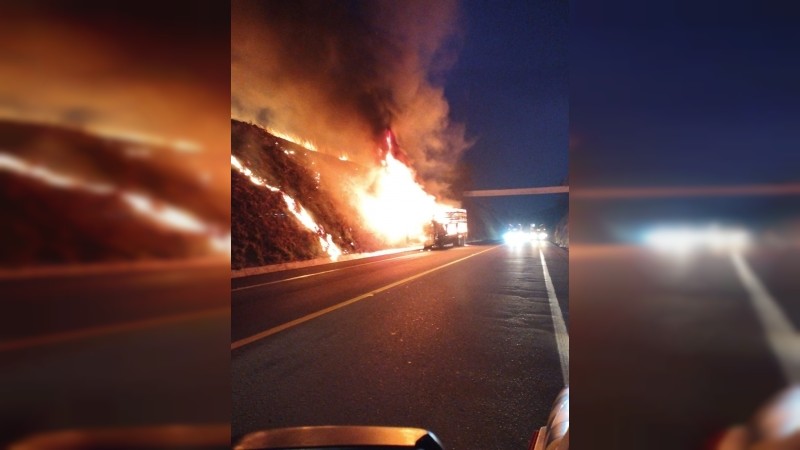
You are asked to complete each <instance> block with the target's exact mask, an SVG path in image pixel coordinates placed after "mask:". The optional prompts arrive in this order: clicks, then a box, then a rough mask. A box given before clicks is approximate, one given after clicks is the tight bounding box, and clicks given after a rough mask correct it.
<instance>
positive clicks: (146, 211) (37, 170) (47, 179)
mask: <svg viewBox="0 0 800 450" xmlns="http://www.w3.org/2000/svg"><path fill="white" fill-rule="evenodd" d="M3 170H5V171H8V172H13V173H16V174H18V175H21V176H25V177H28V178H30V179H34V180H37V181H39V182H41V183H44V184H46V185H48V186H52V187H54V188H57V189H70V190H80V191H84V192H88V193H91V194H94V195H112V194H114V193H118V194H119V195H120V197H121V198H122V200H124V201H125V204H126V205H127V206H128V207H129V208H131V209H132V210H133V211H136V212H137V213H139V214H141V215H143V216H145V217H147V218H148V219H150V220H152V221H153V222H155V223H158V224H160V225H162V226H166V227H168V228H171V229H174V230H178V231H183V232H186V233H193V234H200V235H206V236H208V243H209V246H210V247H211V248H212V249H213V250H215V251H217V252H220V253H227V254H230V239H231V236H230V233H228V234H227V235H224V236H223V235H220V232H219V230H217V229H216V228H215V227H214V226H213V225H212V224H209V223H207V222H205V221H203V220H201V219H200V218H198V217H195V216H194V215H193V214H191V213H190V212H189V211H187V210H184V209H181V208H179V207H177V206H175V205H171V204H168V203H165V202H163V201H156V200H154V199H153V198H151V197H149V196H147V195H145V194H142V193H138V192H133V191H125V190H122V189H120V188H118V187H117V186H114V185H110V184H105V183H98V182H92V181H87V180H83V179H80V178H76V177H74V176H70V175H66V174H63V173H59V172H56V171H55V170H52V169H50V168H47V167H44V166H40V165H35V164H31V163H30V162H28V161H25V160H23V159H21V158H19V157H17V156H15V155H11V154H8V153H0V171H3Z"/></svg>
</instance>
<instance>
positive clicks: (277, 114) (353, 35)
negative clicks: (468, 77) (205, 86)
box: [231, 0, 467, 195]
mask: <svg viewBox="0 0 800 450" xmlns="http://www.w3.org/2000/svg"><path fill="white" fill-rule="evenodd" d="M458 21H459V14H458V7H457V4H456V3H455V2H454V1H437V2H428V1H403V2H397V1H251V0H247V1H235V2H233V7H232V29H231V34H232V44H231V45H232V55H231V58H232V61H231V77H232V78H231V83H232V85H231V93H232V103H231V105H232V116H233V117H234V118H238V119H241V120H247V121H251V122H254V123H257V124H260V125H262V126H265V127H268V128H272V129H275V130H278V131H281V132H286V133H290V134H294V135H297V136H300V137H302V138H304V139H309V140H311V141H313V142H315V143H316V144H317V146H318V147H320V149H321V150H322V151H326V150H327V151H330V152H331V153H334V152H335V153H336V154H339V153H342V152H344V153H347V154H348V155H349V156H350V158H351V159H352V160H355V161H358V162H361V163H365V164H367V163H371V162H373V161H374V160H375V153H376V151H377V150H378V147H379V146H380V145H381V141H382V140H383V139H384V136H385V132H386V130H387V129H391V130H392V131H393V132H394V133H395V135H396V137H397V142H398V143H399V144H400V146H401V147H402V149H403V151H404V152H405V153H406V154H407V156H408V160H409V161H410V162H411V164H412V165H413V168H414V169H415V170H416V171H417V173H418V174H419V176H420V177H421V180H422V181H423V182H424V184H425V185H426V187H427V188H428V189H429V190H431V191H432V192H434V193H436V194H440V195H445V192H446V188H447V186H448V184H449V182H450V181H451V180H452V177H453V167H455V163H456V162H457V160H458V158H459V156H460V154H461V153H462V152H463V151H464V150H465V148H466V147H467V143H466V140H465V137H464V129H463V127H462V126H460V125H458V124H453V123H451V122H450V121H449V119H448V115H449V107H448V104H447V100H446V99H445V97H444V88H443V86H442V82H443V75H444V73H445V71H446V69H447V68H448V67H449V66H451V65H452V63H453V61H454V58H455V54H456V50H457V46H458V41H459V33H458V30H459V26H458Z"/></svg>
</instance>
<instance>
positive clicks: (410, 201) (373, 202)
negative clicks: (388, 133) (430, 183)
mask: <svg viewBox="0 0 800 450" xmlns="http://www.w3.org/2000/svg"><path fill="white" fill-rule="evenodd" d="M388 139H389V138H388V137H387V141H388ZM372 176H373V179H372V184H371V186H370V188H369V189H367V190H363V191H358V192H357V193H356V195H357V200H358V201H357V205H356V206H357V207H358V208H359V210H360V211H361V215H362V216H363V218H364V220H365V221H366V222H367V225H368V226H369V227H370V228H371V229H372V230H373V231H375V232H376V233H377V234H379V235H380V236H382V237H383V238H384V239H385V240H386V241H388V242H390V243H392V244H399V243H402V242H407V241H410V240H422V239H423V227H424V225H425V224H426V223H428V222H430V220H431V219H432V218H433V217H434V216H435V215H437V214H440V213H442V212H443V211H444V210H447V209H450V208H451V207H450V206H448V205H445V204H443V203H439V202H438V201H436V198H435V197H434V196H433V195H430V194H428V193H427V192H425V189H423V187H422V186H420V184H419V183H417V181H416V180H415V176H414V172H413V170H412V169H411V168H410V167H408V166H406V165H405V164H403V163H402V162H400V161H399V160H398V159H397V158H395V157H394V155H393V154H392V152H391V151H390V152H388V153H386V156H385V159H384V162H383V167H381V168H379V169H377V170H376V171H374V172H373V174H372Z"/></svg>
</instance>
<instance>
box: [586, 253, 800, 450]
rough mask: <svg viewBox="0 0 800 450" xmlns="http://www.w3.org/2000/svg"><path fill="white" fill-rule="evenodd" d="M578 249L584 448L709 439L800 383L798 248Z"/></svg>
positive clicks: (692, 443) (699, 444)
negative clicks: (791, 372)
mask: <svg viewBox="0 0 800 450" xmlns="http://www.w3.org/2000/svg"><path fill="white" fill-rule="evenodd" d="M571 257H572V261H571V267H570V268H571V271H572V273H571V275H572V277H573V280H575V281H576V282H575V284H573V286H572V296H571V299H570V301H571V303H570V307H571V309H572V312H573V317H574V323H573V330H574V332H573V333H572V334H571V338H572V347H573V352H572V362H573V364H572V373H573V374H574V376H573V378H572V381H573V383H572V384H573V385H574V386H575V389H573V391H572V397H571V401H572V403H571V411H572V412H573V414H574V415H575V416H576V417H581V418H583V419H581V422H582V423H581V425H579V426H580V427H581V428H580V430H578V431H579V432H578V431H576V432H575V433H573V434H572V436H571V440H572V441H574V442H575V447H576V448H593V449H606V448H608V449H612V448H613V449H642V448H647V449H651V450H660V449H664V450H667V449H669V450H672V449H701V448H707V447H703V446H704V445H705V444H706V443H707V442H708V441H709V440H710V439H712V438H713V437H714V436H715V435H718V434H719V433H720V432H721V431H722V430H724V429H725V428H726V427H729V426H731V425H733V424H738V423H745V422H747V421H748V420H749V419H750V418H751V416H752V415H753V413H754V412H755V411H756V409H757V408H758V407H759V406H760V405H761V404H762V403H763V402H765V401H766V400H767V399H768V398H770V397H771V396H772V395H774V394H775V393H776V392H777V391H778V390H780V389H782V388H783V387H785V386H786V385H787V384H788V383H789V382H794V383H797V382H800V380H798V379H797V377H796V374H797V372H796V369H797V368H798V362H800V350H798V349H800V341H798V340H797V336H798V334H797V331H796V330H797V327H798V325H800V308H798V303H797V298H798V295H799V294H800V279H798V277H797V272H796V270H797V267H798V266H799V264H800V254H798V252H797V251H796V249H795V248H780V247H769V248H767V247H761V248H756V249H752V250H751V251H746V252H744V253H742V254H740V255H739V256H738V257H736V256H733V254H731V253H730V252H720V253H714V252H711V251H698V252H694V253H691V254H686V255H683V256H678V255H670V254H664V253H658V252H656V251H654V250H651V249H647V248H637V247H632V246H629V247H622V246H595V247H581V246H574V247H573V249H572V255H571ZM736 259H739V262H738V263H737V262H736ZM754 280H755V281H754ZM754 285H760V286H761V287H762V288H763V289H762V290H761V293H760V294H759V293H758V292H757V291H759V289H758V288H756V289H754V288H753V286H754ZM764 293H766V296H765V295H764ZM767 297H768V298H767ZM769 303H771V304H772V306H773V308H770V307H769V306H765V304H769ZM765 308H766V309H770V310H771V312H769V313H767V314H765V312H764V311H765ZM764 317H772V319H768V321H765V320H763V318H764ZM776 317H777V318H776ZM776 337H778V338H779V340H780V341H781V342H783V343H785V344H788V346H786V347H785V348H783V350H781V349H776V347H775V346H774V345H773V343H774V341H775V340H774V338H776ZM792 366H793V367H794V368H795V375H794V376H791V375H789V374H788V372H787V368H791V367H792ZM578 387H580V389H578ZM576 426H578V425H576Z"/></svg>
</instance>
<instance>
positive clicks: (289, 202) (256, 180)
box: [231, 155, 342, 261]
mask: <svg viewBox="0 0 800 450" xmlns="http://www.w3.org/2000/svg"><path fill="white" fill-rule="evenodd" d="M231 166H232V167H233V168H235V169H236V170H237V171H238V172H239V173H241V174H242V175H244V176H246V177H247V178H249V179H250V182H251V183H253V184H255V185H258V186H263V187H265V188H267V189H269V190H270V191H272V192H277V193H280V194H281V196H282V197H283V201H284V202H285V203H286V207H287V208H288V209H289V212H291V213H292V215H293V216H294V217H295V219H297V221H298V222H300V224H301V225H303V227H305V228H306V229H307V230H309V231H311V232H312V233H314V234H316V235H317V236H318V237H319V245H320V246H321V247H322V251H324V252H325V253H327V254H328V256H329V257H330V258H331V259H332V260H334V261H336V260H337V259H339V257H340V256H341V255H342V250H341V249H340V248H339V247H337V246H336V244H334V242H333V237H332V236H331V235H330V233H327V234H326V233H325V231H324V230H323V229H322V227H321V226H320V225H319V224H317V222H316V221H315V220H314V218H313V217H312V216H311V214H310V213H309V212H308V210H306V209H305V208H304V207H303V205H301V204H300V203H298V202H297V200H295V199H293V198H292V197H291V196H289V195H288V194H286V193H285V192H283V191H282V190H281V189H280V188H277V187H275V186H272V185H270V184H269V183H267V182H266V180H264V179H263V178H261V177H259V176H258V175H256V174H254V173H253V171H252V170H250V169H249V168H247V167H245V166H244V165H243V164H242V163H241V161H239V159H238V158H236V157H235V156H233V155H231ZM323 236H324V237H323Z"/></svg>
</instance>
